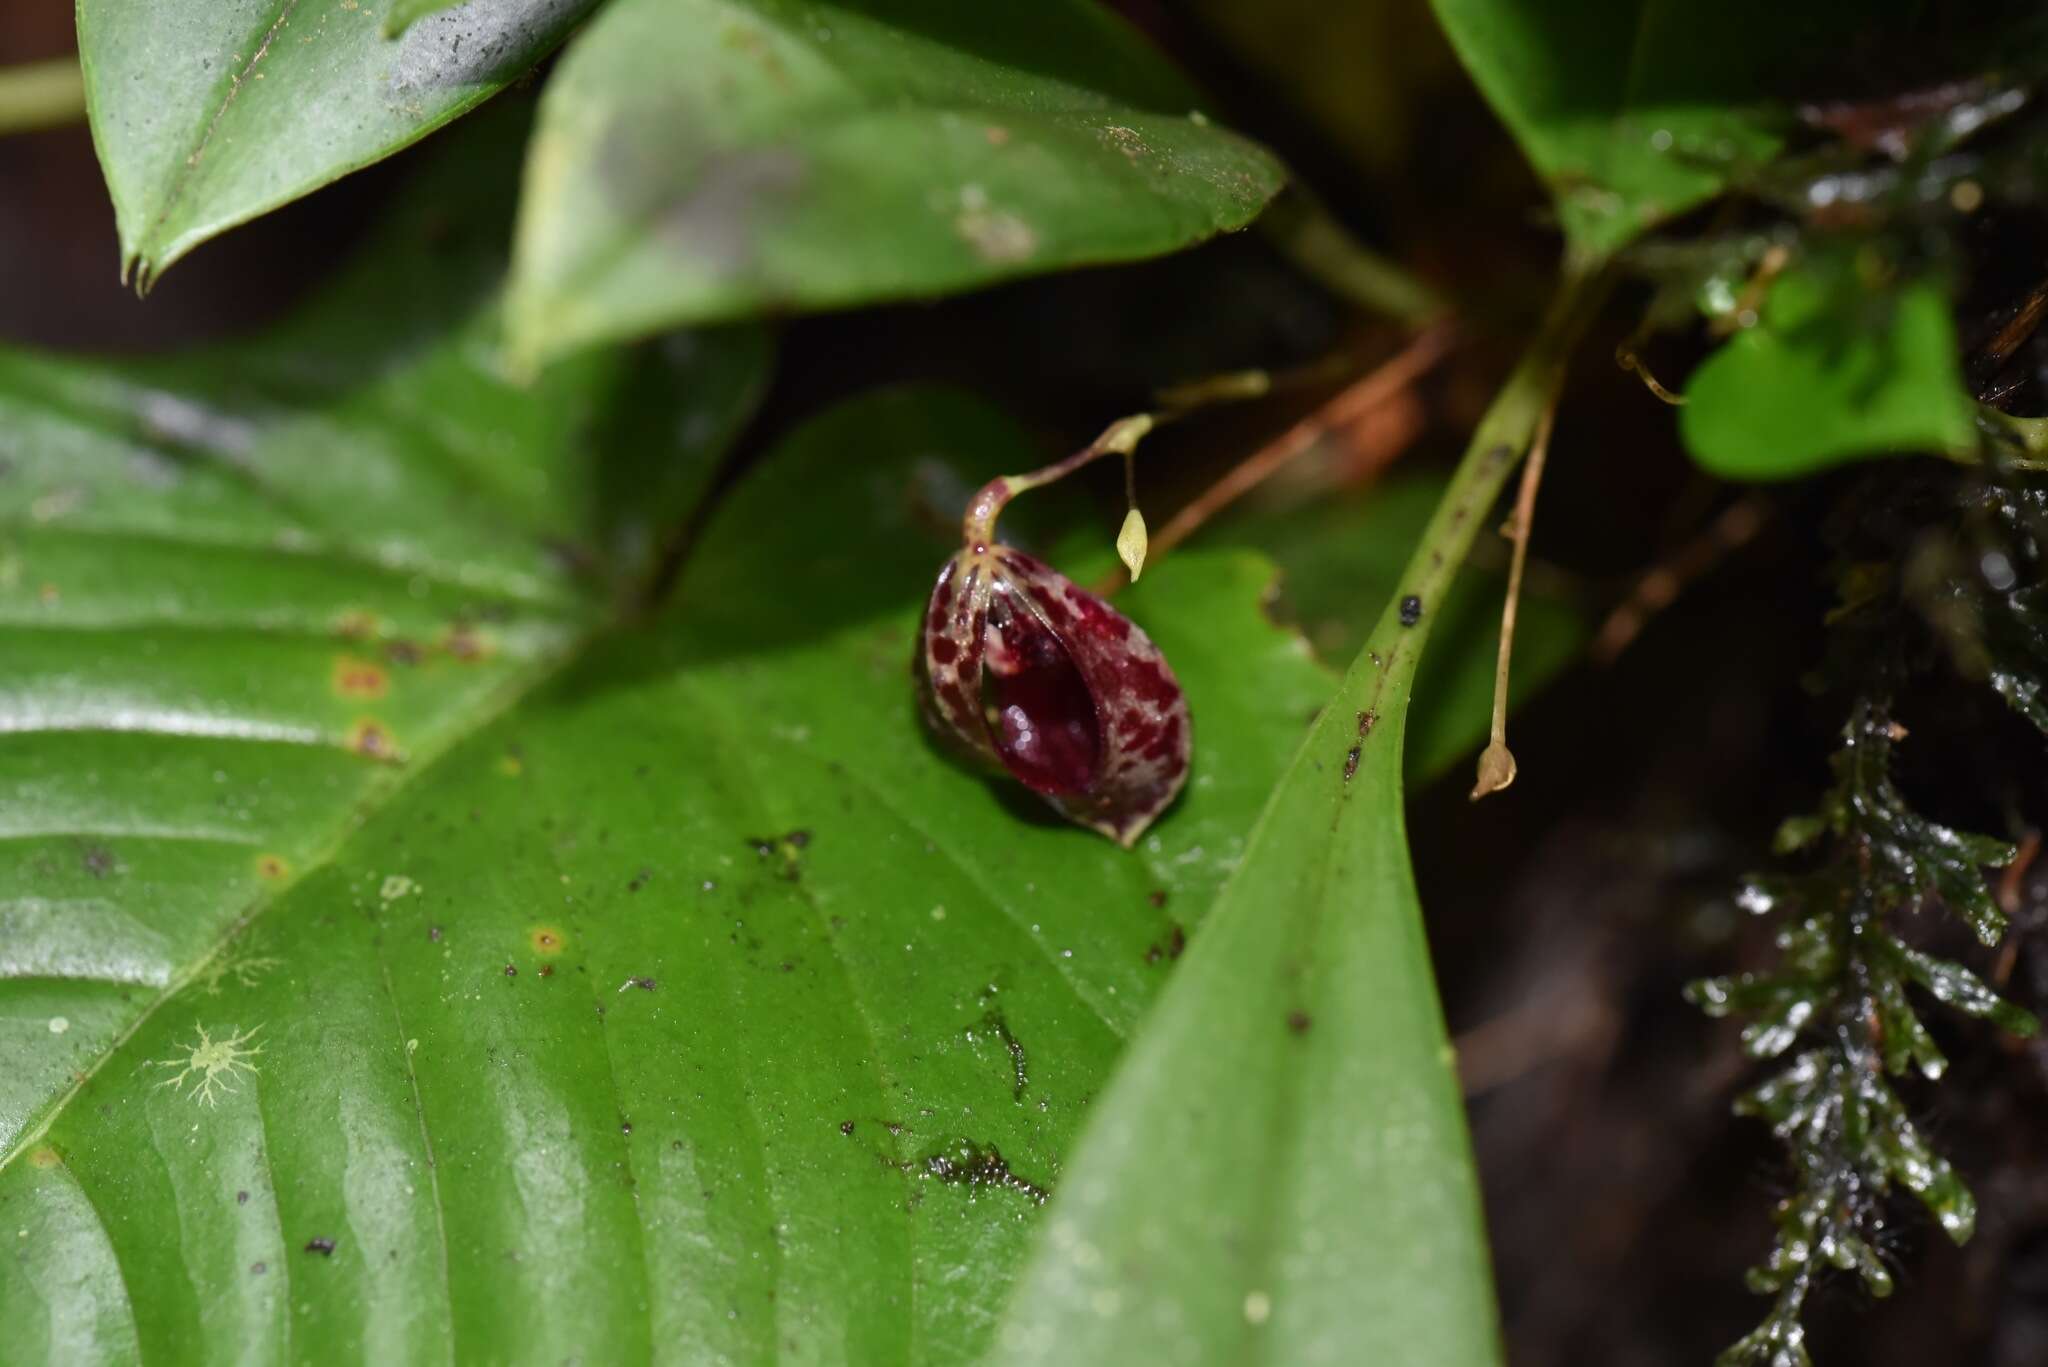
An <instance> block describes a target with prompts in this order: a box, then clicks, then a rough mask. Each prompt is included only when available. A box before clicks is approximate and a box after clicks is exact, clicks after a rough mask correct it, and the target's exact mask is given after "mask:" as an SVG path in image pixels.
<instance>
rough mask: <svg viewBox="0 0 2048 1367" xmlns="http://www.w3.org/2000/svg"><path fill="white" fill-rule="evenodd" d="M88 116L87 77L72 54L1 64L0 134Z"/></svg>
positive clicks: (43, 126)
mask: <svg viewBox="0 0 2048 1367" xmlns="http://www.w3.org/2000/svg"><path fill="white" fill-rule="evenodd" d="M84 117H85V77H84V75H83V74H82V73H81V72H80V71H79V69H78V61H77V59H76V58H73V57H60V58H58V59H57V60H55V61H50V62H30V63H28V64H26V65H24V66H10V67H0V135H4V134H7V133H27V132H32V131H34V130H35V129H38V128H55V127H58V126H59V125H62V124H67V123H74V122H76V121H77V120H79V119H82V118H84Z"/></svg>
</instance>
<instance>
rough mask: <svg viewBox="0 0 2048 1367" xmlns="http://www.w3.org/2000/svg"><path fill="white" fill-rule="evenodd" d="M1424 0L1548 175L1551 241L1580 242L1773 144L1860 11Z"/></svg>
mask: <svg viewBox="0 0 2048 1367" xmlns="http://www.w3.org/2000/svg"><path fill="white" fill-rule="evenodd" d="M1432 3H1433V4H1434V6H1435V8H1436V13H1437V18H1438V20H1439V21H1440V22H1441V23H1442V24H1443V26H1444V31H1445V32H1446V33H1447V34H1448V35H1449V36H1450V39H1451V43H1452V45H1453V46H1454V47H1456V48H1457V50H1458V55H1459V56H1460V57H1461V58H1462V59H1463V60H1464V63H1465V66H1466V69H1467V70H1469V71H1470V72H1471V74H1472V78H1473V80H1474V81H1475V82H1477V83H1478V85H1479V88H1480V90H1481V91H1483V92H1484V93H1485V95H1486V98H1487V100H1488V101H1489V102H1490V103H1491V104H1492V105H1493V107H1494V109H1495V110H1496V111H1497V112H1498V113H1499V114H1500V116H1501V119H1502V121H1503V122H1505V123H1506V124H1507V126H1508V129H1509V131H1511V132H1512V133H1513V134H1514V135H1515V138H1516V140H1517V141H1518V142H1520V143H1521V145H1522V150H1523V152H1524V153H1526V154H1527V155H1528V158H1529V160H1530V162H1531V163H1532V164H1534V166H1535V167H1536V170H1537V172H1538V173H1539V174H1541V175H1542V177H1543V178H1544V180H1545V181H1546V182H1548V184H1549V185H1550V188H1551V193H1552V195H1553V197H1554V199H1555V201H1556V206H1557V214H1558V218H1559V219H1560V220H1561V222H1562V224H1563V227H1564V230H1565V234H1566V236H1567V237H1569V238H1570V239H1571V241H1572V242H1573V243H1574V244H1575V245H1576V246H1578V247H1580V248H1581V249H1584V250H1587V251H1591V252H1595V253H1601V252H1607V251H1611V250H1613V249H1614V248H1616V247H1618V246H1621V245H1622V244H1624V243H1626V242H1627V241H1628V240H1629V239H1631V238H1633V237H1634V236H1636V234H1638V233H1640V232H1641V231H1642V230H1643V229H1645V228H1647V227H1650V226H1652V225H1653V224H1655V223H1657V222H1659V221H1661V220H1663V219H1665V218H1668V217H1670V216H1671V215H1673V214H1676V213H1680V212H1682V211H1684V210H1686V209H1689V208H1691V207H1692V206H1693V205H1695V204H1698V203H1699V202H1700V201H1701V200H1704V199H1707V198H1710V197H1711V196H1713V195H1715V194H1717V193H1719V192H1720V190H1721V189H1722V188H1723V186H1724V185H1725V184H1726V183H1727V181H1728V178H1729V176H1730V175H1731V174H1732V173H1734V172H1737V171H1739V170H1741V169H1742V168H1743V167H1744V166H1745V165H1753V164H1755V163H1756V162H1759V161H1761V160H1763V159H1765V158H1767V157H1769V156H1770V155H1772V154H1773V153H1775V152H1776V151H1777V149H1778V147H1779V145H1780V142H1781V140H1782V137H1783V134H1784V132H1785V130H1786V128H1787V126H1788V124H1789V116H1788V114H1787V112H1786V110H1785V106H1784V104H1783V97H1784V96H1786V95H1787V94H1788V93H1790V94H1793V95H1796V94H1797V93H1799V92H1798V86H1797V82H1796V78H1797V76H1798V75H1799V73H1800V72H1801V71H1802V70H1804V69H1805V68H1807V67H1808V66H1811V65H1813V58H1814V57H1815V56H1816V55H1824V54H1830V53H1832V52H1833V51H1835V49H1836V46H1837V45H1838V43H1839V39H1840V34H1841V33H1843V32H1850V31H1857V30H1859V29H1860V28H1861V27H1863V26H1865V25H1867V24H1868V23H1870V22H1871V21H1872V20H1873V18H1874V17H1875V16H1874V15H1873V13H1872V12H1871V11H1872V7H1870V6H1865V5H1855V6H1851V5H1847V4H1846V3H1839V2H1838V0H1828V3H1825V4H1804V5H1785V4H1775V3H1771V0H1737V3H1733V4H1720V5H1700V4H1693V3H1689V2H1688V0H1575V2H1574V3H1561V4H1530V3H1527V2H1526V0H1432ZM1894 8H1896V7H1895V6H1892V5H1889V4H1887V5H1880V6H1877V7H1876V9H1878V10H1879V11H1885V10H1890V9H1894ZM1774 97H1776V98H1774Z"/></svg>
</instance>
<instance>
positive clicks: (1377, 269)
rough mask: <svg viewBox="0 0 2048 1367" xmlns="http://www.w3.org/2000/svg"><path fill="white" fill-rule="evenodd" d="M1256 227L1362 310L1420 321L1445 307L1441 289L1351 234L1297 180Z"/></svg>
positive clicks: (1429, 317) (1296, 261) (1295, 262)
mask: <svg viewBox="0 0 2048 1367" xmlns="http://www.w3.org/2000/svg"><path fill="white" fill-rule="evenodd" d="M1259 227H1260V228H1261V229H1262V230H1263V231H1264V232H1265V234H1266V236H1267V237H1268V238H1269V239H1270V240H1271V241H1272V243H1273V245H1274V246H1275V247H1278V248H1279V249H1280V251H1281V252H1282V253H1284V254H1285V255H1286V256H1287V258H1288V259H1289V260H1290V261H1292V262H1294V264H1295V265H1296V266H1298V267H1300V268H1301V270H1302V272H1303V273H1304V274H1306V275H1308V276H1309V277H1310V278H1312V279H1314V280H1316V281H1318V282H1320V283H1321V284H1322V286H1323V287H1324V288H1325V289H1327V290H1329V291H1330V292H1331V293H1332V294H1335V295H1337V296H1338V297H1339V298H1342V299H1348V300H1349V301H1351V302H1352V303H1353V304H1356V305H1357V306H1358V307H1359V308H1361V309H1364V310H1365V311H1366V312H1367V313H1378V314H1383V315H1385V316H1386V317H1388V318H1393V319H1396V320H1398V321H1400V322H1404V323H1410V324H1416V325H1420V324H1422V323H1425V322H1428V321H1429V320H1430V319H1432V318H1437V317H1440V316H1442V315H1443V314H1445V313H1447V312H1449V309H1448V307H1447V306H1446V305H1445V303H1444V300H1443V297H1442V296H1441V295H1439V294H1438V293H1437V292H1436V291H1435V290H1433V289H1431V288H1430V287H1429V286H1428V285H1426V284H1424V283H1423V282H1422V281H1421V280H1418V279H1416V278H1415V277H1414V276H1412V275H1410V274H1409V273H1408V272H1407V271H1405V270H1403V269H1401V268H1400V267H1399V266H1397V265H1395V264H1394V263H1393V262H1391V261H1389V260H1387V259H1386V258H1385V257H1383V256H1381V255H1379V254H1378V253H1377V252H1374V251H1372V250H1371V249H1370V248H1368V247H1366V246H1365V244H1364V243H1362V242H1360V241H1359V240H1358V239H1357V238H1355V237H1353V236H1352V235H1351V234H1350V232H1349V231H1348V230H1347V229H1346V228H1345V227H1344V226H1343V225H1342V224H1341V223H1339V222H1337V220H1336V219H1334V218H1332V217H1331V216H1330V211H1329V210H1328V209H1326V208H1325V207H1324V206H1323V203H1322V201H1321V200H1319V199H1317V198H1316V197H1315V196H1314V195H1313V194H1311V193H1310V192H1309V191H1308V190H1307V189H1306V188H1304V187H1302V186H1300V185H1296V186H1295V187H1294V188H1293V189H1291V190H1289V191H1288V192H1287V193H1286V194H1285V195H1284V196H1282V197H1281V199H1280V200H1279V201H1278V202H1277V203H1275V204H1274V205H1273V207H1272V208H1270V209H1268V210H1267V211H1266V213H1265V215H1264V216H1263V217H1262V218H1260V219H1259Z"/></svg>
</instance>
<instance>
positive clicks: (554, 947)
mask: <svg viewBox="0 0 2048 1367" xmlns="http://www.w3.org/2000/svg"><path fill="white" fill-rule="evenodd" d="M526 938H527V940H528V942H529V943H531V944H532V945H533V952H534V953H536V954H549V955H553V954H560V953H561V952H562V946H563V945H565V944H567V943H568V940H569V937H568V936H567V935H565V934H563V933H562V931H561V930H560V929H559V928H557V927H555V926H535V927H534V928H533V929H532V930H529V931H528V932H526Z"/></svg>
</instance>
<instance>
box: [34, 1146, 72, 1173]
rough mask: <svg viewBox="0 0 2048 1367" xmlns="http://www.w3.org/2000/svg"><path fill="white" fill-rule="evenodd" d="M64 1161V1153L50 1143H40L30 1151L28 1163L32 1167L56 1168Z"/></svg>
mask: <svg viewBox="0 0 2048 1367" xmlns="http://www.w3.org/2000/svg"><path fill="white" fill-rule="evenodd" d="M63 1161H64V1158H63V1155H61V1154H59V1153H58V1152H57V1151H56V1150H55V1149H53V1148H51V1147H50V1146H49V1145H48V1144H41V1145H38V1146H37V1147H35V1148H33V1149H30V1150H29V1151H28V1165H29V1166H30V1167H32V1168H54V1167H56V1166H57V1165H58V1164H59V1163H61V1162H63Z"/></svg>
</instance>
